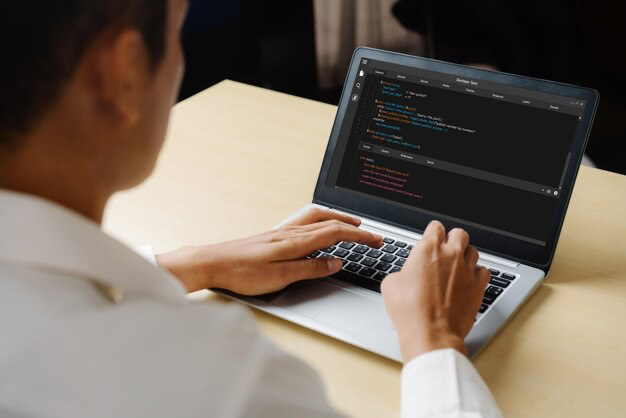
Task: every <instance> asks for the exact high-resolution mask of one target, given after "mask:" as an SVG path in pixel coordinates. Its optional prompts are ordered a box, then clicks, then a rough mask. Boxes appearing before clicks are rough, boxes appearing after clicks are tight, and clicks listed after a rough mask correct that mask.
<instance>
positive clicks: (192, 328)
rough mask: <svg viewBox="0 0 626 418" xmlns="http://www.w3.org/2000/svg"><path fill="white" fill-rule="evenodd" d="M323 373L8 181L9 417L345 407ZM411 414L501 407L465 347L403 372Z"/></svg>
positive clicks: (3, 334)
mask: <svg viewBox="0 0 626 418" xmlns="http://www.w3.org/2000/svg"><path fill="white" fill-rule="evenodd" d="M338 415H339V414H338V413H337V412H336V411H334V410H333V408H332V407H331V406H330V405H329V403H328V401H327V399H326V396H325V393H324V387H323V385H322V382H321V380H320V378H319V377H318V375H317V374H316V373H315V372H314V371H313V370H312V369H311V368H309V367H308V366H307V365H306V364H305V363H303V362H302V361H300V360H298V359H296V358H294V357H292V356H290V355H288V354H286V353H284V352H282V351H280V350H279V349H278V348H276V347H275V346H274V345H273V344H272V343H271V342H269V341H268V340H267V339H265V338H264V337H263V336H262V335H261V334H260V333H259V330H258V329H257V327H256V325H255V323H254V321H253V319H252V318H251V315H250V314H249V313H248V311H247V310H246V309H245V308H243V307H241V306H239V305H237V304H228V305H222V304H212V303H193V302H190V301H189V300H188V299H187V298H186V297H185V291H184V288H183V287H182V285H181V284H180V283H179V282H178V281H177V280H176V279H175V278H174V277H173V276H171V275H170V274H168V273H166V272H164V271H162V270H160V269H159V268H157V267H156V266H154V265H153V264H151V263H150V262H148V261H146V260H145V259H144V258H143V257H141V256H139V255H138V254H136V253H135V252H134V251H132V250H131V249H129V248H127V247H125V246H124V245H122V244H121V243H119V242H117V241H115V240H114V239H112V238H110V237H108V236H107V235H105V234H103V233H102V232H101V231H100V229H99V227H98V225H96V224H95V223H93V222H91V221H89V220H87V219H85V218H83V217H81V216H80V215H78V214H76V213H74V212H72V211H70V210H68V209H65V208H63V207H61V206H59V205H56V204H54V203H51V202H49V201H46V200H43V199H40V198H36V197H33V196H28V195H24V194H19V193H14V192H8V191H3V190H0V416H1V417H20V418H24V417H64V418H72V417H81V418H82V417H107V418H108V417H150V418H158V417H272V418H273V417H334V416H338ZM402 416H404V417H466V418H467V417H499V416H501V415H500V412H499V410H498V408H497V406H496V404H495V401H494V400H493V398H492V396H491V394H490V392H489V390H488V389H487V387H486V386H485V384H484V383H483V381H482V379H481V378H480V376H479V375H478V373H477V372H476V370H475V369H474V368H473V366H472V364H471V363H470V362H469V361H468V360H467V359H466V358H465V357H464V356H462V355H461V354H459V353H458V352H456V351H454V350H439V351H434V352H431V353H427V354H424V355H422V356H419V357H417V358H416V359H414V360H413V361H411V362H410V363H409V364H407V365H406V366H405V367H404V369H403V371H402Z"/></svg>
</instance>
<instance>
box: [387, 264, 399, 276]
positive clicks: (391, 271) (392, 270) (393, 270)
mask: <svg viewBox="0 0 626 418" xmlns="http://www.w3.org/2000/svg"><path fill="white" fill-rule="evenodd" d="M400 270H401V268H400V267H398V266H394V267H393V268H392V269H391V270H389V273H390V274H391V273H395V272H397V271H400Z"/></svg>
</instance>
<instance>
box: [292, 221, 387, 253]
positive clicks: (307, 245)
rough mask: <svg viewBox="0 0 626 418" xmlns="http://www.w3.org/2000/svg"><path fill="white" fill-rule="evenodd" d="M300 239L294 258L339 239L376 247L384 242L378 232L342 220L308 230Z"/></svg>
mask: <svg viewBox="0 0 626 418" xmlns="http://www.w3.org/2000/svg"><path fill="white" fill-rule="evenodd" d="M300 240H301V241H300V242H299V243H298V244H299V245H298V248H297V250H296V252H295V253H294V255H295V257H294V258H299V257H303V256H305V255H307V254H310V253H312V252H313V251H315V250H318V249H320V248H326V247H330V246H331V245H334V244H336V243H338V242H339V241H348V242H360V243H363V244H365V245H368V246H370V247H375V248H378V247H380V246H381V245H382V242H383V238H382V237H381V236H380V235H378V234H374V233H372V232H369V231H366V230H364V229H359V228H357V227H355V226H352V225H347V224H344V223H341V222H335V223H333V224H330V225H327V226H325V227H323V228H320V229H316V230H313V231H310V232H307V233H306V234H305V235H304V236H301V237H300ZM288 245H290V244H288ZM292 250H293V249H292Z"/></svg>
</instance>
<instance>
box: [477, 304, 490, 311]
mask: <svg viewBox="0 0 626 418" xmlns="http://www.w3.org/2000/svg"><path fill="white" fill-rule="evenodd" d="M488 307H489V305H485V304H484V303H481V304H480V309H478V312H479V313H485V311H486V310H487V308H488Z"/></svg>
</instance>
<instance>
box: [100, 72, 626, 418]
mask: <svg viewBox="0 0 626 418" xmlns="http://www.w3.org/2000/svg"><path fill="white" fill-rule="evenodd" d="M335 111H336V108H335V107H334V106H330V105H326V104H321V103H317V102H314V101H310V100H305V99H301V98H297V97H292V96H288V95H284V94H279V93H275V92H271V91H267V90H263V89H259V88H256V87H250V86H247V85H244V84H238V83H234V82H230V81H225V82H222V83H220V84H218V85H216V86H214V87H212V88H210V89H208V90H206V91H205V92H203V93H200V94H198V95H197V96H194V97H192V98H190V99H188V100H187V101H185V102H183V103H180V104H179V105H177V106H176V108H175V109H174V113H173V118H172V123H171V126H170V132H169V135H168V138H167V141H166V143H165V147H164V150H163V153H162V155H161V158H160V160H159V163H158V166H157V168H156V171H155V173H154V175H153V176H152V177H151V178H150V179H149V180H148V181H147V182H145V183H144V184H143V185H142V186H140V187H138V188H136V189H135V190H132V191H130V192H126V193H121V194H119V195H117V196H116V197H114V199H113V201H112V203H111V205H110V206H109V208H108V210H107V213H106V218H105V229H106V230H108V231H109V232H110V233H112V234H113V235H115V236H117V237H118V238H120V239H121V240H123V241H125V242H127V243H128V244H130V245H133V246H135V245H141V244H145V243H152V244H153V245H154V247H155V250H156V251H159V252H160V251H165V250H170V249H174V248H177V247H179V246H182V245H185V244H200V243H209V242H218V241H222V240H227V239H231V238H236V237H241V236H245V235H248V234H252V233H255V232H260V231H263V230H266V229H268V228H272V227H273V226H274V225H275V224H276V223H277V222H279V221H280V220H282V219H283V218H284V217H285V216H287V215H288V214H289V213H291V212H292V211H294V210H296V209H298V208H299V207H301V206H302V205H304V204H305V203H308V202H310V200H311V196H312V195H313V188H314V184H315V182H316V179H317V175H318V170H319V167H320V164H321V161H322V156H323V153H324V150H325V148H326V143H327V140H328V136H329V133H330V129H331V126H332V122H333V119H334V116H335ZM208 294H209V292H208V291H204V293H200V294H199V295H196V296H197V297H200V298H206V297H207V295H208ZM212 297H214V296H212ZM255 315H256V318H257V319H258V322H259V325H260V326H261V328H262V329H263V331H264V332H265V334H267V336H268V337H269V338H270V339H272V340H273V341H275V342H276V344H278V345H279V346H281V347H283V348H284V349H285V350H287V351H289V352H292V353H294V354H296V355H297V356H299V357H302V358H304V359H306V361H308V362H309V363H310V364H311V365H312V366H313V367H314V368H315V369H317V370H318V372H319V373H320V374H321V375H322V377H323V379H324V381H325V382H326V386H327V392H328V395H329V397H330V399H331V401H332V402H333V403H334V404H335V405H336V407H337V408H338V409H340V410H341V411H344V412H346V413H348V414H349V415H351V416H355V417H356V416H358V417H387V416H398V411H399V403H400V396H399V389H400V380H399V376H400V369H401V366H400V365H399V364H397V363H394V362H392V361H389V360H386V359H383V358H381V357H378V356H376V355H374V354H370V353H367V352H365V351H363V350H360V349H357V348H354V347H352V346H349V345H347V344H344V343H342V342H339V341H336V340H333V339H331V338H328V337H325V336H323V335H320V334H317V333H315V332H312V331H309V330H306V329H304V328H301V327H299V326H296V325H293V324H290V323H288V322H285V321H282V320H280V319H276V318H274V317H271V316H269V315H266V314H263V313H258V312H256V313H255ZM624 321H626V177H624V176H620V175H617V174H612V173H608V172H604V171H600V170H595V169H589V168H583V169H582V170H581V172H580V174H579V177H578V181H577V184H576V189H575V192H574V197H573V199H572V203H571V206H570V209H569V214H568V216H567V220H566V222H565V227H564V229H563V233H562V235H561V240H560V244H559V248H558V250H557V255H556V259H555V261H554V266H553V270H552V273H551V274H550V277H549V279H548V281H547V283H546V284H545V285H544V286H542V288H541V289H539V291H538V292H537V293H536V294H535V295H534V296H533V297H532V298H531V300H530V301H529V302H528V303H527V304H526V305H525V306H524V307H523V308H522V310H521V311H520V312H519V313H518V314H517V316H515V317H514V318H513V320H512V321H511V322H510V324H509V325H508V326H506V327H505V329H504V330H503V331H502V332H501V333H500V335H499V336H497V337H496V339H495V340H494V341H493V342H492V343H491V344H490V345H489V346H488V347H487V348H486V349H485V350H484V351H483V353H482V354H481V355H479V356H478V358H477V359H476V361H475V364H476V367H477V368H478V370H479V371H480V373H481V375H482V376H483V377H484V379H485V381H486V382H487V384H488V385H489V386H490V388H491V390H492V391H493V393H494V395H495V397H496V399H497V400H498V403H499V404H500V407H501V408H502V411H503V412H504V414H505V416H507V417H567V418H572V417H611V416H624V414H626V396H625V393H626V331H625V329H626V327H625V326H624Z"/></svg>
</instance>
